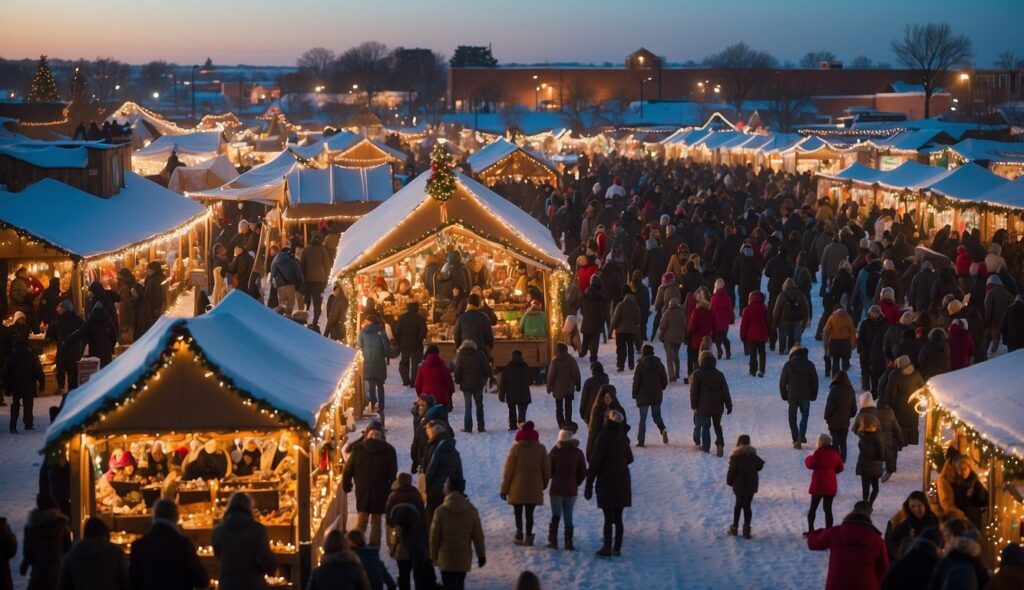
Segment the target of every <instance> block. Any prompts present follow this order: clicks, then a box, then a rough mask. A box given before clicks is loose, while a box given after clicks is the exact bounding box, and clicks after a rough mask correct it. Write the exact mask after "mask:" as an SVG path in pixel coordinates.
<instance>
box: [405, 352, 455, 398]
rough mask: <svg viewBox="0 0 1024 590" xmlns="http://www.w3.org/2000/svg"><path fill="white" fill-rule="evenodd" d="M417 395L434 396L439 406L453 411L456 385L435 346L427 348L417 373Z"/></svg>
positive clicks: (415, 383) (415, 384)
mask: <svg viewBox="0 0 1024 590" xmlns="http://www.w3.org/2000/svg"><path fill="white" fill-rule="evenodd" d="M413 385H414V387H415V389H416V395H420V396H423V395H432V396H434V399H435V400H436V401H437V403H438V404H440V405H442V406H443V407H444V408H445V409H446V410H448V411H449V412H450V411H452V408H453V406H452V394H453V393H455V383H454V382H453V381H452V374H451V373H450V372H449V371H448V367H447V366H446V365H445V363H444V361H443V360H441V351H440V349H438V347H437V346H436V345H434V344H431V345H430V346H428V347H427V354H426V356H424V357H423V364H422V365H420V368H419V370H418V371H416V379H415V382H414V384H413Z"/></svg>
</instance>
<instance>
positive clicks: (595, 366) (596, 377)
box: [580, 361, 608, 424]
mask: <svg viewBox="0 0 1024 590" xmlns="http://www.w3.org/2000/svg"><path fill="white" fill-rule="evenodd" d="M607 384H608V375H607V374H606V373H605V372H604V365H602V364H601V363H600V362H599V361H598V362H593V363H590V377H588V378H587V380H586V381H584V382H583V391H582V393H581V394H580V420H582V423H583V424H586V423H587V421H588V420H590V411H591V410H592V409H593V408H594V402H595V401H597V392H598V391H599V390H600V389H601V387H602V386H603V385H607Z"/></svg>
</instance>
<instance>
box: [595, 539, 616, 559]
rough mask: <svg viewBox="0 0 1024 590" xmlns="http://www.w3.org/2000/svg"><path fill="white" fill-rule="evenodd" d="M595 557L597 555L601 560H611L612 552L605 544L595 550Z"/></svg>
mask: <svg viewBox="0 0 1024 590" xmlns="http://www.w3.org/2000/svg"><path fill="white" fill-rule="evenodd" d="M595 555H597V556H598V557H599V558H601V559H611V558H612V550H611V548H610V547H609V546H608V543H605V544H604V545H601V548H600V549H598V550H597V553H595Z"/></svg>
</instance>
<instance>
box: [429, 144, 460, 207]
mask: <svg viewBox="0 0 1024 590" xmlns="http://www.w3.org/2000/svg"><path fill="white" fill-rule="evenodd" d="M430 169H431V171H432V172H431V173H430V179H429V180H427V194H429V195H430V196H431V197H433V198H434V200H436V201H438V202H440V203H444V202H446V201H449V200H451V198H452V197H453V196H455V171H454V169H453V167H452V154H451V152H449V151H448V149H447V148H445V147H444V145H442V144H440V143H437V144H434V149H433V150H431V152H430Z"/></svg>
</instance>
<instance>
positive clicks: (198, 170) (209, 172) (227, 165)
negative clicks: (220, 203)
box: [167, 154, 238, 194]
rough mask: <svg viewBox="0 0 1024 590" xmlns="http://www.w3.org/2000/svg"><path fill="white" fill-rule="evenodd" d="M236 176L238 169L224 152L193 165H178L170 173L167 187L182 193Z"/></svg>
mask: <svg viewBox="0 0 1024 590" xmlns="http://www.w3.org/2000/svg"><path fill="white" fill-rule="evenodd" d="M236 178H238V171H237V170H235V167H234V166H233V165H232V164H231V160H229V159H228V157H227V156H225V155H224V154H220V155H219V156H217V157H215V158H211V159H209V160H206V161H203V162H200V163H198V164H196V165H194V166H178V167H177V168H175V169H174V172H172V173H171V179H170V181H168V183H167V188H168V189H170V190H172V191H174V192H176V193H179V194H182V193H184V192H186V191H191V190H206V189H210V188H214V187H218V186H222V185H223V184H224V183H227V182H231V181H232V180H234V179H236Z"/></svg>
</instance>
